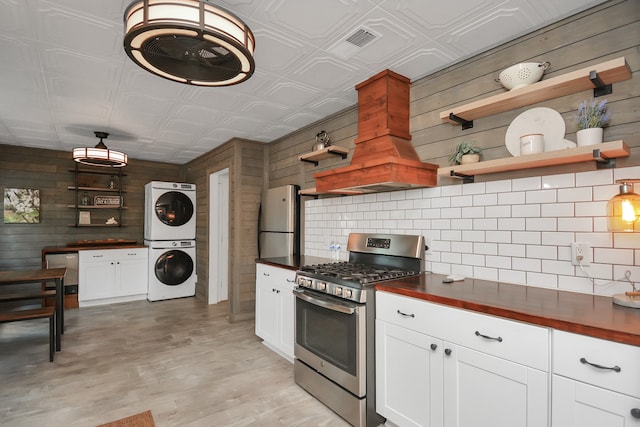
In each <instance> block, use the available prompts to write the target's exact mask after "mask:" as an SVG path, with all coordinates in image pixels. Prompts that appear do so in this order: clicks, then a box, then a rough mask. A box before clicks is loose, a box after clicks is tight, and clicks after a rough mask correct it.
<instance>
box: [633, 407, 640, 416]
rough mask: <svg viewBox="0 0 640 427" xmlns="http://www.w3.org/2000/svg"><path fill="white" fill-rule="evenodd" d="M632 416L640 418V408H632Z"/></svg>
mask: <svg viewBox="0 0 640 427" xmlns="http://www.w3.org/2000/svg"><path fill="white" fill-rule="evenodd" d="M631 416H632V417H633V418H640V408H633V409H631Z"/></svg>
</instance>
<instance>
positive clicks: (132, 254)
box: [78, 248, 149, 263]
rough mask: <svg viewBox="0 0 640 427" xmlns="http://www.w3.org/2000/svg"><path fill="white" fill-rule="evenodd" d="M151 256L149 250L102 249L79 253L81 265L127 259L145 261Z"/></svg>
mask: <svg viewBox="0 0 640 427" xmlns="http://www.w3.org/2000/svg"><path fill="white" fill-rule="evenodd" d="M148 256H149V249H148V248H129V249H101V250H95V251H92V250H87V251H79V254H78V259H79V261H80V263H87V262H101V261H116V260H117V261H122V260H127V259H145V258H147V257H148Z"/></svg>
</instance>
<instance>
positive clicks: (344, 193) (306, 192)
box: [298, 187, 364, 196]
mask: <svg viewBox="0 0 640 427" xmlns="http://www.w3.org/2000/svg"><path fill="white" fill-rule="evenodd" d="M298 194H299V195H301V196H319V195H321V194H325V195H326V194H334V195H336V196H353V195H356V194H364V192H363V191H356V190H353V191H349V190H336V191H330V192H328V193H320V192H319V191H318V190H316V187H313V188H305V189H304V190H300V191H298Z"/></svg>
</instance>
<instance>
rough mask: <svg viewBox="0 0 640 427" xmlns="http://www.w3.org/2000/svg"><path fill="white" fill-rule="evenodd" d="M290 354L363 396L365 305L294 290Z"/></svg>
mask: <svg viewBox="0 0 640 427" xmlns="http://www.w3.org/2000/svg"><path fill="white" fill-rule="evenodd" d="M294 294H295V296H296V342H295V349H294V353H295V356H296V358H297V359H298V360H300V361H302V362H304V363H305V364H307V365H308V366H310V367H311V368H313V369H315V370H316V371H317V372H319V373H321V374H322V375H324V376H325V377H327V378H329V379H330V380H332V381H333V382H335V383H337V384H339V385H340V386H342V387H343V388H344V389H346V390H348V391H350V392H351V393H352V394H354V395H356V396H357V397H359V398H362V397H364V396H365V395H366V363H367V362H366V349H365V346H366V341H365V340H366V331H365V327H366V323H365V320H366V313H365V310H366V306H365V305H364V304H357V303H354V302H351V301H347V300H343V299H341V298H336V297H332V296H330V295H326V294H321V293H318V292H314V291H309V290H307V289H304V288H296V289H295V290H294Z"/></svg>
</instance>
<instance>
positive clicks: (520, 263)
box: [511, 258, 542, 272]
mask: <svg viewBox="0 0 640 427" xmlns="http://www.w3.org/2000/svg"><path fill="white" fill-rule="evenodd" d="M511 268H513V269H514V270H519V271H527V272H528V271H533V272H540V271H542V261H541V260H539V259H533V258H513V259H512V260H511Z"/></svg>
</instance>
